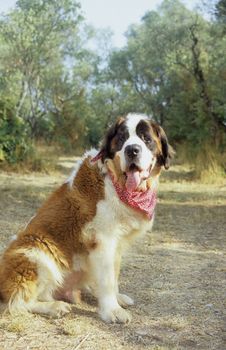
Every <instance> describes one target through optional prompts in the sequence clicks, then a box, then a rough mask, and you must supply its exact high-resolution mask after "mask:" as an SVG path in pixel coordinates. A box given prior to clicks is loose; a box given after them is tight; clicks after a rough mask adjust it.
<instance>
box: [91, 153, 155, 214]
mask: <svg viewBox="0 0 226 350" xmlns="http://www.w3.org/2000/svg"><path fill="white" fill-rule="evenodd" d="M101 157H102V152H101V151H100V152H99V153H97V155H96V156H95V157H93V158H92V159H91V162H92V163H95V162H97V161H98V160H99V159H101ZM108 174H109V177H110V179H111V181H112V184H113V186H114V189H115V191H116V193H117V195H118V197H119V199H120V200H121V201H122V202H123V203H125V204H126V205H128V206H130V207H131V208H133V209H135V210H138V211H140V212H141V213H143V214H144V215H145V216H146V218H148V219H149V220H151V219H152V218H153V215H154V211H155V206H156V203H157V192H156V189H151V188H149V189H147V190H146V191H144V192H140V191H128V190H127V189H126V188H124V187H122V186H120V184H119V183H117V182H116V181H115V180H114V176H113V174H112V173H111V171H109V170H108Z"/></svg>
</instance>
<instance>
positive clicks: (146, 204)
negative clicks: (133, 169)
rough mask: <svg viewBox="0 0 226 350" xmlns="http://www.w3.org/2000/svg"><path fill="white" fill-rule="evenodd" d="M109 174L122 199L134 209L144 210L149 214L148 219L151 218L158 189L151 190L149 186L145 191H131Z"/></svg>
mask: <svg viewBox="0 0 226 350" xmlns="http://www.w3.org/2000/svg"><path fill="white" fill-rule="evenodd" d="M109 175H110V178H111V181H112V183H113V185H114V188H115V191H116V193H117V194H118V196H119V198H120V199H121V201H122V202H123V203H125V204H127V205H129V206H130V207H132V208H133V209H136V210H139V211H141V212H143V213H144V214H145V216H147V217H148V219H149V220H151V219H152V217H153V214H154V211H155V206H156V202H157V194H156V191H154V190H151V189H150V188H149V189H148V190H146V191H145V192H139V191H133V192H130V191H128V190H127V189H126V188H122V187H121V186H120V185H119V184H118V183H117V182H115V181H114V178H113V176H112V174H111V173H109Z"/></svg>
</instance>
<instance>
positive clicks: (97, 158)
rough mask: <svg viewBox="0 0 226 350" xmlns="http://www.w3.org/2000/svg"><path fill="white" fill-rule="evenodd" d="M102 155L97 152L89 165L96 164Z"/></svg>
mask: <svg viewBox="0 0 226 350" xmlns="http://www.w3.org/2000/svg"><path fill="white" fill-rule="evenodd" d="M102 155H103V152H102V151H100V152H98V153H97V155H96V156H95V157H93V158H92V159H91V163H95V162H97V161H98V160H99V159H101V158H102Z"/></svg>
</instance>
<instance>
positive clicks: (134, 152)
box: [125, 144, 141, 159]
mask: <svg viewBox="0 0 226 350" xmlns="http://www.w3.org/2000/svg"><path fill="white" fill-rule="evenodd" d="M140 153H141V146H140V145H137V144H134V145H128V146H126V148H125V154H126V155H127V157H128V158H130V159H134V158H137V157H138V156H139V154H140Z"/></svg>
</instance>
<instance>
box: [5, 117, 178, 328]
mask: <svg viewBox="0 0 226 350" xmlns="http://www.w3.org/2000/svg"><path fill="white" fill-rule="evenodd" d="M171 155H172V150H171V147H170V146H169V144H168V141H167V137H166V134H165V132H164V131H163V129H162V128H161V127H160V126H159V125H158V124H157V123H155V122H154V121H152V120H150V119H149V118H148V117H147V116H145V115H141V114H128V115H127V116H126V117H122V118H119V119H118V120H117V121H116V123H115V124H114V125H113V126H111V128H110V129H109V130H108V132H107V134H106V137H105V139H104V141H103V143H102V146H101V148H100V150H99V151H96V150H92V151H90V152H87V153H86V154H85V156H84V157H83V159H82V160H81V161H80V162H79V164H78V165H77V168H76V169H75V170H74V171H73V172H72V174H71V176H70V177H69V179H68V180H67V181H66V182H65V183H64V184H63V185H62V186H61V187H60V188H58V189H57V190H56V191H55V192H54V193H53V194H52V195H51V196H50V197H49V198H48V199H47V200H46V202H45V203H44V204H43V206H42V207H41V208H40V209H39V210H38V212H37V214H36V215H35V216H34V217H33V218H32V219H31V220H30V221H29V223H28V224H27V225H26V227H25V228H24V229H23V230H22V231H21V232H19V233H18V235H17V237H16V239H14V240H13V241H12V242H11V243H10V245H9V247H8V248H7V249H6V251H5V252H4V254H3V257H2V259H1V262H0V298H1V300H2V301H3V302H5V303H7V304H8V308H9V311H10V312H11V313H14V312H27V311H29V312H33V313H40V314H47V315H50V316H61V315H63V314H65V313H68V312H69V311H70V309H71V303H72V302H73V301H74V300H73V296H74V294H75V293H74V292H75V291H76V290H77V291H79V290H82V289H83V288H88V289H89V291H90V292H91V293H92V294H93V295H94V296H95V297H96V298H97V300H98V312H99V315H100V317H101V319H102V320H104V321H106V322H120V323H127V322H129V321H130V319H131V316H130V314H129V313H128V312H127V311H126V310H125V308H126V307H127V306H129V305H132V304H133V300H132V299H131V298H130V297H128V296H127V295H125V294H121V293H120V292H119V286H118V277H119V272H120V262H121V256H122V253H123V251H124V250H125V248H126V247H127V246H128V245H129V244H130V243H131V241H132V240H133V239H135V238H136V237H138V236H140V235H142V233H145V232H146V231H148V230H150V229H151V227H152V223H153V219H154V209H155V204H156V196H157V195H156V193H157V187H158V178H159V175H160V172H161V168H162V167H165V168H166V169H168V167H169V161H170V158H171Z"/></svg>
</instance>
